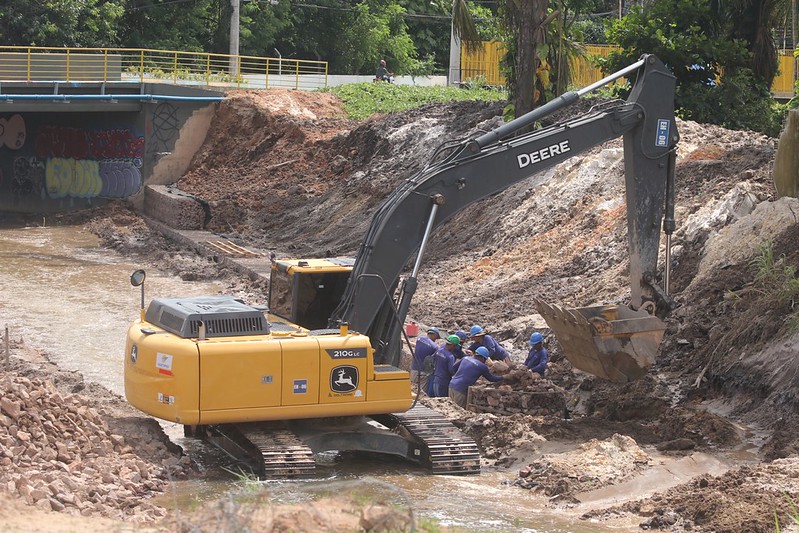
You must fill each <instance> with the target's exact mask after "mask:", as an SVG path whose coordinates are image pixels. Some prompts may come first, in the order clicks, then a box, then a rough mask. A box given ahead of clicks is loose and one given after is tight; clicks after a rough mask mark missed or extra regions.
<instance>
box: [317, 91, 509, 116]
mask: <svg viewBox="0 0 799 533" xmlns="http://www.w3.org/2000/svg"><path fill="white" fill-rule="evenodd" d="M323 92H330V93H333V94H335V95H336V96H338V97H339V98H341V100H342V102H344V109H345V110H346V112H347V116H349V117H350V118H352V119H355V120H363V119H365V118H368V117H370V116H372V115H374V114H375V113H391V112H394V111H404V110H406V109H413V108H415V107H420V106H423V105H425V104H433V103H439V102H461V101H467V100H481V101H487V102H498V101H505V100H507V99H508V95H507V93H506V92H505V91H504V90H497V89H490V88H487V87H483V86H480V85H479V84H476V85H475V86H473V87H468V88H463V89H460V88H458V87H442V86H435V87H422V86H418V85H394V84H392V83H351V84H348V85H339V86H336V87H328V88H326V89H323Z"/></svg>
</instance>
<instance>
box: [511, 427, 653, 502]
mask: <svg viewBox="0 0 799 533" xmlns="http://www.w3.org/2000/svg"><path fill="white" fill-rule="evenodd" d="M650 460H651V459H650V457H649V455H648V454H647V453H646V452H644V451H643V450H642V449H641V448H640V447H639V446H638V443H636V442H635V440H633V439H632V438H631V437H628V436H626V435H619V434H615V435H613V436H612V437H611V438H609V439H606V440H596V439H591V440H590V441H588V442H586V443H583V444H581V445H580V446H579V447H578V448H577V449H576V450H574V451H571V452H567V453H560V454H549V455H544V456H542V457H541V459H539V460H537V461H535V462H533V463H531V464H529V465H527V466H526V467H524V468H522V469H520V470H519V473H518V475H517V477H516V479H515V480H514V481H513V485H516V486H518V487H521V488H524V489H534V490H537V491H540V492H542V493H544V494H546V495H547V496H550V497H552V496H561V497H562V499H566V500H569V501H575V500H574V497H573V494H574V493H577V492H583V491H587V490H593V489H597V488H599V487H603V486H606V485H611V484H614V483H618V482H620V481H622V480H624V479H626V478H628V477H630V476H631V475H633V474H635V473H636V472H638V471H640V470H642V469H644V468H645V467H646V466H647V465H648V464H649V461H650ZM557 499H559V498H552V500H553V501H554V500H557Z"/></svg>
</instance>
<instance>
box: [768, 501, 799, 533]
mask: <svg viewBox="0 0 799 533" xmlns="http://www.w3.org/2000/svg"><path fill="white" fill-rule="evenodd" d="M785 501H786V502H788V507H789V508H790V511H789V512H788V518H790V520H791V521H792V522H793V523H794V524H795V525H797V526H799V509H797V508H796V504H795V503H793V500H792V499H791V498H790V497H788V495H787V494H785ZM774 530H775V531H776V532H777V533H780V519H779V516H778V515H777V509H774Z"/></svg>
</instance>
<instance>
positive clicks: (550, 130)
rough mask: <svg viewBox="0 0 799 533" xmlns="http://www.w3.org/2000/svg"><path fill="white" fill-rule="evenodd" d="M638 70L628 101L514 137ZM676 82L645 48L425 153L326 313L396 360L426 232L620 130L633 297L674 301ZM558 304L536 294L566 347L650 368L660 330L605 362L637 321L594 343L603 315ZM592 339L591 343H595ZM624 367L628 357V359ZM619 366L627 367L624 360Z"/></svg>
mask: <svg viewBox="0 0 799 533" xmlns="http://www.w3.org/2000/svg"><path fill="white" fill-rule="evenodd" d="M632 75H634V76H635V82H634V85H633V88H632V91H631V93H630V96H629V98H628V99H627V100H626V101H625V102H621V103H617V104H612V105H608V106H606V107H604V108H603V109H601V110H598V111H596V112H589V113H588V114H585V115H582V116H578V117H576V118H574V119H571V120H568V121H565V122H563V123H559V124H556V125H553V126H549V127H546V128H542V129H537V130H534V131H531V132H528V133H523V134H519V135H517V136H516V137H513V138H509V139H508V137H509V136H510V135H511V134H514V133H518V132H519V131H520V130H525V129H527V128H528V127H529V126H530V125H532V124H534V123H535V122H537V121H538V120H540V119H542V118H544V117H546V116H547V115H550V114H551V113H553V112H554V111H557V110H559V109H561V108H563V107H566V106H568V105H570V104H572V103H574V102H576V101H577V100H578V99H579V98H580V97H581V96H582V95H583V94H585V93H586V92H590V91H592V90H594V89H596V88H598V87H601V86H602V85H605V84H607V83H609V82H610V81H612V80H614V79H617V78H619V77H622V76H627V77H630V76H632ZM674 87H675V84H674V77H673V76H672V74H671V73H670V72H669V70H668V69H667V68H666V67H665V66H664V65H663V63H662V62H660V60H658V59H657V58H656V57H655V56H652V55H645V56H643V57H642V58H641V60H640V61H638V62H637V63H636V64H634V65H631V66H630V67H628V68H626V69H624V70H623V71H619V72H617V73H615V74H614V75H611V76H609V77H608V78H605V80H602V81H600V82H598V83H597V84H594V85H592V86H591V87H588V88H586V89H583V90H581V91H577V92H572V93H566V94H564V95H562V96H561V97H559V98H557V99H555V100H553V101H552V102H550V103H548V104H546V105H544V106H542V107H540V108H538V109H536V110H534V111H532V112H530V113H528V114H527V115H524V116H522V117H520V118H518V119H516V120H514V121H512V122H510V123H508V124H505V125H503V126H501V127H500V128H497V129H495V130H493V131H491V132H489V133H487V134H484V135H481V136H480V137H477V138H475V139H470V140H467V141H465V142H462V143H461V144H459V145H457V146H455V147H454V148H453V149H451V150H450V151H449V155H448V156H447V157H444V158H442V159H441V160H440V161H435V162H432V163H430V164H428V165H427V166H426V167H425V168H423V169H422V170H421V171H419V172H418V173H417V174H416V175H415V176H413V177H412V178H411V179H408V180H407V181H405V182H404V183H403V184H402V185H401V186H400V187H399V188H397V189H396V190H395V191H394V192H393V193H392V194H391V195H390V196H389V197H388V198H387V199H386V201H385V202H384V203H383V204H382V206H381V207H380V208H379V209H378V210H377V211H376V213H375V214H374V218H373V220H372V224H371V226H370V228H369V231H368V232H367V235H366V236H365V238H364V240H363V242H362V243H361V246H360V249H359V252H358V255H357V257H356V260H355V265H354V267H353V271H352V274H351V276H350V278H349V282H348V284H347V287H346V289H345V292H344V296H343V298H342V300H341V303H340V304H339V306H338V308H337V309H336V310H335V312H334V313H333V315H332V317H331V320H330V325H334V324H337V323H342V322H347V323H349V325H350V327H351V328H353V329H355V330H357V331H362V332H367V334H368V335H369V337H370V339H371V340H372V344H373V346H374V347H375V349H376V357H377V358H378V360H379V361H380V362H384V363H388V364H393V365H397V364H398V362H399V355H400V349H399V339H400V334H401V328H402V322H403V321H404V318H405V316H406V314H407V311H408V307H409V306H410V300H411V298H412V296H413V293H414V292H415V290H416V283H417V281H416V277H417V273H418V270H419V265H420V263H421V258H422V255H423V253H424V248H425V246H426V244H427V242H428V239H429V237H430V234H431V233H432V232H433V231H434V230H435V229H436V228H437V227H439V226H440V225H441V224H443V223H444V222H446V221H447V220H448V219H450V218H452V217H453V216H454V215H455V214H457V213H459V212H460V211H461V210H463V209H465V208H466V207H468V206H469V205H471V204H473V203H474V202H477V201H479V200H481V199H483V198H487V197H489V196H491V195H493V194H496V193H498V192H501V191H503V190H505V189H507V188H508V187H510V186H511V185H513V184H515V183H518V182H519V181H521V180H523V179H526V178H529V177H531V176H535V177H533V178H532V179H533V185H534V186H537V185H539V184H541V183H542V182H543V181H544V180H545V179H546V178H545V177H544V175H543V174H542V173H541V171H542V170H544V169H546V168H549V167H551V166H553V165H556V164H558V163H560V162H562V161H565V160H566V159H568V158H570V157H573V156H575V155H577V154H579V153H581V152H583V151H585V150H588V149H590V148H593V147H595V146H597V145H600V144H602V143H604V142H606V141H608V140H611V139H615V138H618V137H623V138H624V161H625V182H626V200H627V221H628V235H629V247H630V250H629V251H630V277H631V308H632V310H635V311H638V310H641V309H644V310H643V311H641V313H644V315H646V318H648V317H649V316H650V313H649V312H648V311H652V312H654V311H655V310H657V311H658V313H659V314H661V315H664V314H665V313H667V312H668V310H669V304H668V297H667V295H666V291H665V290H664V289H662V288H660V287H658V286H657V285H656V284H655V279H656V273H657V259H658V249H659V242H660V227H661V220H662V219H663V214H664V210H666V211H667V217H666V222H665V223H664V229H666V231H667V233H670V230H673V215H671V214H670V213H671V211H670V210H673V199H672V198H673V170H674V153H675V148H676V143H677V141H678V139H679V136H678V133H677V127H676V122H675V118H674ZM414 254H416V258H415V262H414V265H413V269H412V272H411V274H410V275H409V276H408V277H407V278H406V279H405V281H404V283H403V284H402V286H401V287H399V289H400V291H399V297H398V298H397V300H396V301H395V300H394V299H393V298H392V295H393V294H394V292H395V289H396V288H397V284H398V280H399V279H400V274H401V272H402V271H403V269H404V268H405V266H406V265H407V264H408V263H409V261H410V260H411V259H412V258H413V256H414ZM647 302H652V303H651V304H647ZM531 303H533V302H531ZM550 309H552V310H553V311H550ZM555 309H557V308H556V307H550V308H545V307H543V306H539V311H540V312H541V314H542V315H543V316H544V318H545V319H546V320H547V321H548V323H549V324H550V327H552V329H553V330H554V331H555V333H556V335H557V336H558V338H559V339H560V340H561V344H562V345H563V348H564V351H565V352H566V355H567V357H569V358H570V359H572V362H573V363H574V364H575V366H577V367H578V368H583V369H585V370H587V371H589V372H593V373H595V374H597V375H599V376H601V377H605V378H607V379H611V380H613V381H626V380H629V379H636V378H637V377H640V375H641V374H642V372H641V371H640V369H641V368H644V371H645V369H646V368H648V365H649V364H651V361H653V360H654V352H656V351H657V345H658V344H659V342H660V337H657V335H654V336H653V335H648V337H649V338H650V340H651V341H653V342H648V343H645V344H646V346H643V347H639V348H640V350H639V351H640V352H642V353H641V354H638V355H636V356H634V357H633V358H632V360H633V361H636V362H635V363H634V364H630V360H629V358H627V359H625V358H623V357H619V356H618V355H614V356H613V357H612V358H611V360H612V361H619V362H616V363H612V364H610V367H609V369H608V370H606V371H602V370H601V369H602V368H604V367H605V366H607V365H605V364H601V363H608V358H607V357H605V356H606V354H607V352H608V351H612V352H613V353H614V354H618V353H622V354H625V353H630V352H635V351H636V350H632V349H630V348H629V346H631V343H632V344H640V343H638V342H637V340H635V339H634V337H635V331H634V330H635V328H634V326H631V325H630V324H629V323H628V325H627V326H626V328H627V330H628V331H632V332H631V333H627V334H625V335H628V337H627V338H624V337H623V336H622V337H618V335H619V333H618V332H617V333H616V335H617V336H616V337H614V339H616V341H614V343H611V344H612V346H610V345H608V343H593V342H591V343H586V342H582V341H585V340H586V335H589V333H588V332H590V331H591V330H590V329H588V330H586V329H584V328H583V327H582V326H584V324H582V323H583V322H585V323H587V324H593V323H597V322H598V320H606V319H605V318H602V317H593V316H592V317H588V318H586V319H585V320H582V322H581V324H582V325H581V327H572V326H573V325H572V324H571V323H570V320H571V319H572V318H575V319H576V317H577V316H579V313H578V315H573V316H572V315H569V314H568V313H566V314H563V313H557V312H555V311H554V310H555ZM639 314H640V313H639ZM642 317H643V316H642ZM631 318H632V317H631ZM655 320H657V318H655ZM633 322H634V321H633ZM648 322H652V321H651V320H650V321H648ZM661 325H662V322H661V323H660V325H658V324H656V326H657V328H660V329H661V333H660V335H662V329H665V327H662V328H661ZM657 328H656V329H657ZM611 329H612V328H611ZM561 331H563V332H564V333H565V332H567V331H570V332H571V333H570V335H572V337H574V338H577V337H579V338H580V339H581V342H569V341H564V339H565V338H566V335H564V336H563V337H562V336H561V335H560V332H561ZM592 337H593V335H592ZM656 337H657V338H656ZM586 346H593V349H591V350H589V351H590V353H588V354H586V353H585V352H586V350H587V348H586ZM600 359H601V360H602V361H601V362H600V361H599V360H600ZM622 359H625V362H624V363H622V362H621V360H622ZM646 361H650V362H649V363H647V362H646ZM625 367H630V368H628V369H626V370H625V369H624V368H625ZM619 368H621V371H620V372H616V370H618V369H619Z"/></svg>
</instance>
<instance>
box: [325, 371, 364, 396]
mask: <svg viewBox="0 0 799 533" xmlns="http://www.w3.org/2000/svg"><path fill="white" fill-rule="evenodd" d="M357 388H358V368H357V367H354V366H349V365H346V366H337V367H335V368H334V369H333V370H332V371H331V372H330V390H332V391H333V392H342V393H343V392H352V391H354V390H355V389H357Z"/></svg>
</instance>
